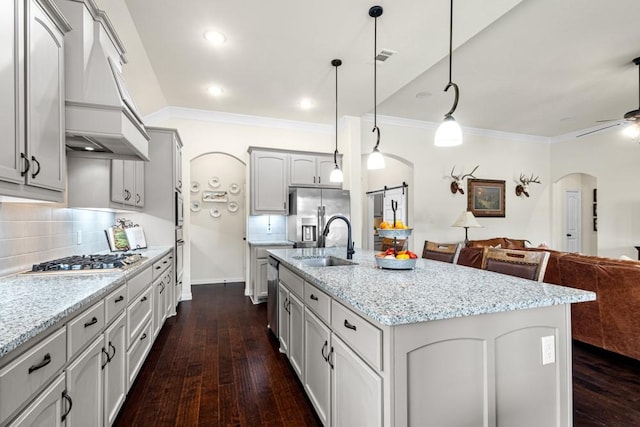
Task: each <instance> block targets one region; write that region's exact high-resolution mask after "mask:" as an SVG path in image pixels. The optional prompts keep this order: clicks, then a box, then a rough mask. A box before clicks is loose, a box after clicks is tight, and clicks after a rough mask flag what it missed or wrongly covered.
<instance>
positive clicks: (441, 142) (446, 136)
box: [434, 0, 462, 147]
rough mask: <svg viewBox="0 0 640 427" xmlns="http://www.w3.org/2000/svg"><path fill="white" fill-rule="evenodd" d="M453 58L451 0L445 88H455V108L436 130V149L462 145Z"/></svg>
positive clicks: (445, 116) (458, 91) (452, 108)
mask: <svg viewBox="0 0 640 427" xmlns="http://www.w3.org/2000/svg"><path fill="white" fill-rule="evenodd" d="M452 58H453V0H451V7H450V12H449V83H447V86H446V87H445V88H444V91H445V92H446V91H448V90H449V88H451V87H452V88H453V90H454V96H455V98H454V101H453V107H451V110H449V112H448V113H447V114H445V115H444V121H443V122H442V123H441V124H440V126H438V130H436V137H435V140H434V145H435V146H436V147H454V146H456V145H460V144H462V128H461V127H460V125H459V124H458V122H456V119H454V118H453V113H454V112H455V111H456V108H457V107H458V98H459V97H460V90H459V89H458V85H457V84H455V83H453V81H452V80H451V68H452V62H453V61H452Z"/></svg>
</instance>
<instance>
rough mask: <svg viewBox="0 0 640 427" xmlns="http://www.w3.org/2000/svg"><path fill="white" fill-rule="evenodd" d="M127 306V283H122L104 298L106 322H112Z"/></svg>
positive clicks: (106, 323)
mask: <svg viewBox="0 0 640 427" xmlns="http://www.w3.org/2000/svg"><path fill="white" fill-rule="evenodd" d="M125 308H127V285H122V286H120V287H119V288H118V289H116V290H115V291H113V292H111V293H110V294H109V296H107V297H106V298H105V299H104V310H105V319H104V324H105V325H108V324H109V323H111V321H112V320H113V319H115V317H116V316H117V315H118V313H120V312H122V311H123V310H124V309H125Z"/></svg>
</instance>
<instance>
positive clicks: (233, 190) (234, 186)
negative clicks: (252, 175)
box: [229, 182, 240, 194]
mask: <svg viewBox="0 0 640 427" xmlns="http://www.w3.org/2000/svg"><path fill="white" fill-rule="evenodd" d="M239 192H240V186H239V185H238V184H236V183H235V182H232V183H231V185H230V186H229V193H231V194H238V193H239Z"/></svg>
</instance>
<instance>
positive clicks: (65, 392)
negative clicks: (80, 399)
mask: <svg viewBox="0 0 640 427" xmlns="http://www.w3.org/2000/svg"><path fill="white" fill-rule="evenodd" d="M62 398H63V399H64V400H66V401H67V402H69V408H67V411H66V412H65V413H64V414H62V417H60V420H61V421H62V422H64V420H66V419H67V415H69V412H71V408H72V407H73V400H71V396H69V394H68V393H67V390H65V391H63V392H62Z"/></svg>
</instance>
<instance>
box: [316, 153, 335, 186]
mask: <svg viewBox="0 0 640 427" xmlns="http://www.w3.org/2000/svg"><path fill="white" fill-rule="evenodd" d="M337 160H338V165H340V158H338V159H337ZM316 161H317V165H316V169H317V173H318V184H319V185H322V186H323V187H341V183H339V182H331V181H330V180H329V176H330V175H331V172H333V169H334V168H335V163H333V156H318V157H317V159H316Z"/></svg>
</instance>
